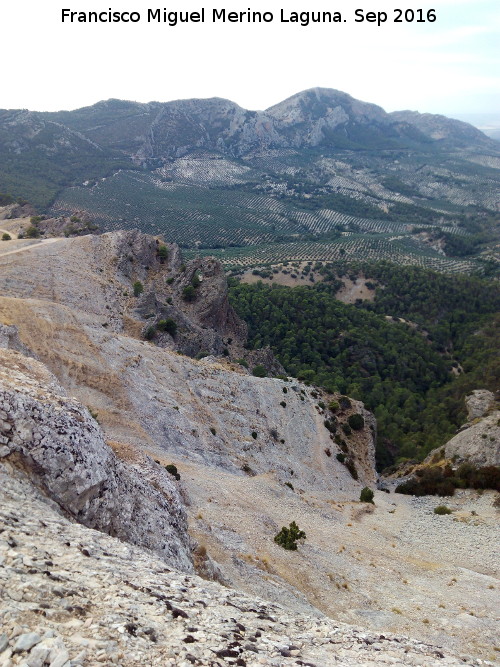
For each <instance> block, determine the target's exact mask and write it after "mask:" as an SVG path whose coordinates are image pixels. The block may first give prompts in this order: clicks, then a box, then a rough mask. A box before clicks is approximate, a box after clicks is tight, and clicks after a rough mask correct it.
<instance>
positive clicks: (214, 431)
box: [210, 426, 217, 435]
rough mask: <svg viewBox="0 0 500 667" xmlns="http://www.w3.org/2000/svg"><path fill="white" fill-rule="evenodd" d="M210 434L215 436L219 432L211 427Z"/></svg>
mask: <svg viewBox="0 0 500 667" xmlns="http://www.w3.org/2000/svg"><path fill="white" fill-rule="evenodd" d="M210 433H211V434H212V435H215V434H216V433H217V431H216V430H215V429H214V427H213V426H211V427H210Z"/></svg>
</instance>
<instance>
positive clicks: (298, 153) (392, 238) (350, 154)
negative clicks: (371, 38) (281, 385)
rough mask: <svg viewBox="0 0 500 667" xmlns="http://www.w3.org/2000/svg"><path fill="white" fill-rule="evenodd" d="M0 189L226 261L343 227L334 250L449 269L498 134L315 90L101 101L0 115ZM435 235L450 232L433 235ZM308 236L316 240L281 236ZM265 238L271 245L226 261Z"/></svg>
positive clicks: (496, 160) (325, 239)
mask: <svg viewBox="0 0 500 667" xmlns="http://www.w3.org/2000/svg"><path fill="white" fill-rule="evenodd" d="M0 193H7V194H10V195H13V196H14V197H16V198H24V199H26V200H27V201H29V202H31V203H32V204H34V205H35V206H36V207H37V208H38V209H39V211H40V212H50V214H51V215H52V216H56V217H57V216H59V215H61V214H62V215H64V216H70V217H71V216H75V215H76V216H80V213H82V212H83V213H84V214H85V215H86V216H87V218H88V219H89V220H91V221H93V222H94V223H96V224H98V225H99V226H100V227H101V229H102V230H103V231H111V230H117V229H132V228H139V229H141V230H142V231H143V232H146V233H149V234H163V235H164V236H165V238H166V239H168V240H171V241H176V242H178V243H179V244H181V245H182V246H183V247H185V248H191V249H193V250H196V251H201V250H203V249H206V250H210V251H212V250H217V249H219V250H220V251H221V252H224V253H225V254H224V256H223V257H222V256H221V260H222V261H223V262H224V263H225V264H228V263H229V264H231V263H232V260H233V259H234V260H235V261H236V263H238V264H240V263H241V262H243V263H244V264H245V263H246V264H247V263H255V262H258V261H259V260H260V259H263V260H265V261H276V260H277V259H287V258H288V257H297V258H303V259H308V260H312V259H332V258H335V257H337V255H338V253H339V252H340V249H339V247H336V249H334V250H332V246H331V243H332V241H334V240H335V238H339V236H340V235H341V234H343V233H347V234H353V233H354V234H361V235H362V238H360V239H359V242H358V241H355V240H354V239H351V241H352V242H351V241H349V244H350V245H347V246H346V247H344V248H343V251H345V252H347V254H349V255H350V256H351V257H353V258H355V257H357V256H359V257H361V258H366V256H367V255H370V256H371V255H373V256H374V257H377V258H387V259H395V258H399V259H397V261H401V262H404V263H406V262H407V261H411V262H415V263H418V264H422V263H424V264H425V265H427V266H432V267H434V268H440V267H441V266H442V267H443V268H445V269H446V270H449V269H453V270H455V269H458V270H472V265H470V263H469V264H467V263H465V264H464V263H463V261H462V260H460V261H461V263H460V265H457V266H454V267H452V266H450V265H449V262H448V260H446V257H445V256H444V254H443V245H446V247H447V249H448V250H450V249H452V248H454V249H455V250H457V248H458V250H457V252H458V254H459V256H460V257H463V256H464V255H467V254H470V253H471V252H476V250H477V243H478V242H479V241H484V238H483V237H481V239H479V240H478V239H476V240H474V239H472V240H471V239H469V240H467V239H465V240H464V234H465V236H467V234H468V232H469V231H471V232H472V233H476V232H477V231H480V230H482V229H483V228H484V227H485V226H486V227H487V228H490V227H491V224H490V222H489V219H488V220H484V219H483V218H484V216H485V215H490V213H485V211H486V212H491V215H496V214H497V211H498V210H499V208H500V145H499V144H498V143H497V142H495V141H494V140H492V139H490V138H489V137H487V136H486V135H484V134H483V133H482V132H480V131H479V130H477V129H476V128H474V127H473V126H472V125H469V124H467V123H464V122H461V121H458V120H452V119H449V118H446V117H445V116H438V115H432V114H419V113H417V112H412V111H399V112H395V113H386V112H385V111H384V110H383V109H382V108H380V107H378V106H376V105H374V104H368V103H366V102H361V101H359V100H356V99H354V98H353V97H351V96H350V95H347V94H346V93H343V92H340V91H337V90H329V89H325V88H314V89H311V90H306V91H303V92H301V93H298V94H296V95H293V96H292V97H290V98H288V99H287V100H284V101H283V102H280V103H279V104H277V105H275V106H272V107H270V108H269V109H267V110H265V111H248V110H246V109H242V108H241V107H239V106H238V105H237V104H235V103H234V102H231V101H228V100H224V99H219V98H211V99H192V100H178V101H174V102H166V103H160V102H150V103H148V104H139V103H136V102H127V101H121V100H115V99H110V100H107V101H103V102H98V103H97V104H95V105H93V106H90V107H85V108H82V109H77V110H75V111H59V112H56V113H48V112H43V113H42V112H31V111H26V110H10V111H8V110H6V111H0ZM470 216H475V222H474V224H473V225H472V226H471V224H470V222H471V221H470ZM478 216H479V218H481V219H480V220H479V227H478V224H477V222H478V220H477V218H478ZM421 225H432V226H433V227H439V228H440V231H439V234H441V237H439V238H441V240H440V241H439V242H436V243H438V245H436V243H434V241H429V239H427V240H426V241H425V240H422V238H420V237H416V236H412V232H413V229H414V228H419V227H420V226H421ZM450 233H451V234H453V235H455V236H457V235H458V236H460V239H459V241H458V242H457V243H455V242H453V243H451V242H447V243H446V244H444V242H443V241H442V238H444V237H443V236H442V234H448V235H449V234H450ZM370 234H371V235H373V234H375V236H373V238H371V240H369V241H368V236H369V235H370ZM381 234H386V235H387V236H385V237H384V238H382V237H381ZM435 236H436V234H435V233H434V236H433V237H432V238H433V239H434V237H435ZM436 238H437V237H436ZM487 240H489V237H488V239H487ZM311 241H314V242H316V241H318V242H321V243H322V244H323V245H322V246H321V247H317V246H315V247H314V248H312V247H311V246H309V245H308V246H307V247H306V246H304V245H301V246H300V247H299V246H297V245H294V247H293V248H290V247H289V246H286V244H288V243H294V244H297V243H301V244H304V243H310V242H311ZM343 241H344V242H345V243H348V240H347V239H346V238H345V237H343ZM269 244H274V246H275V249H276V252H274V251H273V252H271V254H269V253H268V252H267V250H266V254H265V256H264V255H263V254H262V252H261V251H260V250H256V251H255V253H254V254H253V255H252V257H251V258H248V257H247V258H243V257H242V256H241V253H240V249H241V248H243V247H252V248H257V247H260V246H264V245H265V246H266V248H269ZM278 244H285V246H286V247H285V246H283V248H282V249H279V248H278ZM325 244H326V245H325ZM394 244H396V245H394ZM439 244H440V245H439ZM438 246H439V247H438ZM232 248H234V249H235V250H234V251H233V250H231V249H232ZM445 250H446V249H445ZM455 250H454V251H453V252H455ZM226 251H229V252H226ZM455 254H456V253H455ZM236 255H237V257H236ZM488 256H489V255H488ZM266 258H267V259H266Z"/></svg>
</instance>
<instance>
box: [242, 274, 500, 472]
mask: <svg viewBox="0 0 500 667" xmlns="http://www.w3.org/2000/svg"><path fill="white" fill-rule="evenodd" d="M323 272H324V274H325V277H326V280H325V282H323V283H321V284H316V285H314V286H308V287H296V288H293V289H292V288H288V287H282V286H278V285H273V286H265V285H263V284H262V283H257V284H256V285H244V284H240V283H238V282H237V281H233V283H232V287H231V298H232V302H233V305H234V306H235V308H236V309H237V311H238V313H239V314H240V316H241V317H242V318H243V319H245V321H246V322H247V323H248V325H249V345H250V346H252V347H254V348H258V347H261V346H265V345H269V346H270V347H271V348H272V350H273V351H274V353H275V354H276V356H277V357H278V359H279V360H280V361H281V363H282V364H283V366H284V367H285V368H286V370H287V372H289V373H290V374H291V375H295V376H298V377H299V378H302V379H304V380H307V381H310V382H312V383H314V384H317V385H319V386H322V387H325V388H326V389H328V390H330V391H340V392H342V393H345V394H349V395H350V396H353V397H355V398H358V399H361V400H363V401H364V402H365V404H366V406H367V407H368V408H369V409H370V410H373V411H374V413H375V415H376V417H377V421H378V428H379V444H378V453H377V456H378V464H379V467H384V466H386V465H389V464H390V463H392V462H393V461H394V460H395V459H396V458H401V457H410V458H423V457H424V456H425V455H426V454H427V453H428V452H429V451H430V450H431V449H433V448H435V447H437V446H439V445H441V444H442V443H443V442H445V441H446V440H447V439H448V438H449V437H450V436H451V435H453V433H454V432H455V430H456V428H457V426H459V425H460V423H461V422H463V421H464V417H465V413H464V410H463V400H462V399H463V397H464V396H465V394H466V393H467V392H469V391H470V390H471V389H475V388H478V387H486V388H488V389H491V390H496V389H498V388H499V386H500V360H499V359H498V352H497V347H496V345H495V343H496V341H498V340H499V339H500V316H498V312H499V311H500V290H499V288H498V284H497V283H495V282H490V281H488V280H486V279H484V278H478V277H469V276H458V277H457V276H453V277H451V276H447V275H443V274H437V273H434V272H430V271H425V270H422V269H417V268H415V267H396V266H394V265H391V264H389V263H378V264H372V265H366V266H362V265H355V266H353V265H351V266H348V265H346V264H338V265H336V266H330V267H325V268H324V269H323ZM347 272H348V273H349V274H350V275H351V277H352V276H354V275H357V274H360V273H361V272H363V273H364V275H365V277H368V278H370V279H372V280H373V287H375V285H378V287H377V288H376V291H375V299H374V301H373V302H369V301H365V302H359V303H356V304H354V305H347V304H343V303H341V302H339V301H338V300H337V299H336V298H335V294H336V292H337V290H338V287H339V282H338V277H339V276H340V277H342V275H344V274H345V273H347ZM401 320H404V321H401Z"/></svg>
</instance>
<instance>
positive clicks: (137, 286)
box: [132, 280, 144, 296]
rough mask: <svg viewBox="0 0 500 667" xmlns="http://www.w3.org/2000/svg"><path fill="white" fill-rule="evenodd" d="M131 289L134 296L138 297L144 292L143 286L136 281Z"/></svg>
mask: <svg viewBox="0 0 500 667" xmlns="http://www.w3.org/2000/svg"><path fill="white" fill-rule="evenodd" d="M132 287H133V290H134V296H140V295H141V294H142V293H143V292H144V285H143V284H142V283H141V281H140V280H136V281H135V283H134V284H133V285H132Z"/></svg>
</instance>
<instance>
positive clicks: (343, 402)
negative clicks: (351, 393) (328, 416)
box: [339, 396, 352, 410]
mask: <svg viewBox="0 0 500 667" xmlns="http://www.w3.org/2000/svg"><path fill="white" fill-rule="evenodd" d="M339 405H340V407H341V408H342V410H349V408H350V407H351V405H352V404H351V399H350V398H349V397H348V396H341V397H340V398H339Z"/></svg>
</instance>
